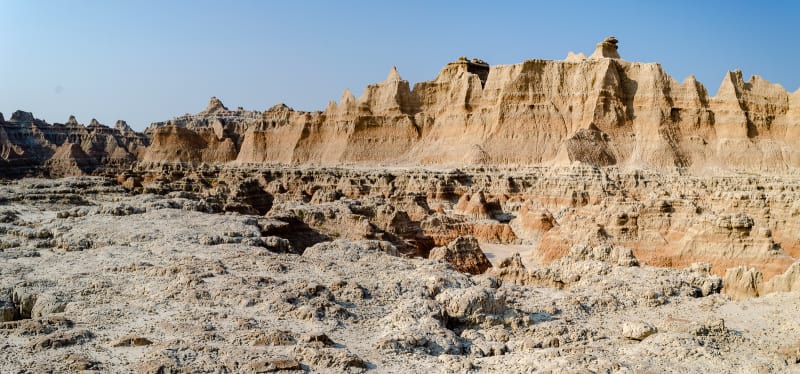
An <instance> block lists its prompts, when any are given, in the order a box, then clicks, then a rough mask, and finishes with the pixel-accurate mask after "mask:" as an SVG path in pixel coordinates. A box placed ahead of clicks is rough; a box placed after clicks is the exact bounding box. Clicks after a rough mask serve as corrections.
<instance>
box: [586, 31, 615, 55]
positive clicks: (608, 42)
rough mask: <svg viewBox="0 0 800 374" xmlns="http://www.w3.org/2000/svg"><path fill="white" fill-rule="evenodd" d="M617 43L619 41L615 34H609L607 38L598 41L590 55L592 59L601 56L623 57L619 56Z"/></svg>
mask: <svg viewBox="0 0 800 374" xmlns="http://www.w3.org/2000/svg"><path fill="white" fill-rule="evenodd" d="M617 43H619V41H618V40H617V38H615V37H613V36H609V37H607V38H605V39H604V40H603V41H602V42H600V43H597V47H596V48H595V50H594V53H592V55H591V56H589V58H590V59H600V58H621V57H619V53H618V52H617V48H618V47H617Z"/></svg>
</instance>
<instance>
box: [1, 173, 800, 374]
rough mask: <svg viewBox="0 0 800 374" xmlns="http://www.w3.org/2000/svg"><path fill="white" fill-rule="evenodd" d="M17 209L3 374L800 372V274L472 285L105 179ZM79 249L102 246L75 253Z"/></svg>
mask: <svg viewBox="0 0 800 374" xmlns="http://www.w3.org/2000/svg"><path fill="white" fill-rule="evenodd" d="M396 179H397V178H396ZM268 185H269V184H268ZM162 187H163V185H162ZM484 187H485V186H484ZM270 191H274V190H270ZM0 192H1V193H2V194H0V196H3V198H4V200H2V203H0V210H2V211H5V212H9V213H7V214H2V215H0V217H7V218H3V219H2V221H3V222H2V225H3V226H2V227H3V230H0V241H3V242H4V243H5V242H10V239H12V238H21V236H19V235H22V233H23V232H27V233H29V234H25V235H27V236H26V237H24V238H23V239H20V240H18V242H17V245H15V246H7V247H4V248H3V249H2V251H0V285H4V286H0V306H2V307H3V308H4V309H3V310H6V311H8V310H11V312H10V313H5V312H4V313H3V316H4V321H0V341H3V344H4V346H3V354H2V355H0V371H2V372H7V371H8V372H17V371H33V372H40V371H42V372H46V371H58V372H62V371H63V372H75V371H81V370H93V371H101V372H109V371H124V372H127V371H135V372H175V371H178V372H181V371H182V372H271V371H279V370H298V371H309V372H362V371H366V370H377V371H385V372H432V371H439V370H444V371H448V372H465V371H467V372H470V371H474V372H525V371H556V370H568V371H576V372H577V371H597V372H607V371H637V370H647V371H654V372H663V371H671V370H680V371H709V372H740V371H745V372H757V371H759V370H765V371H768V372H769V371H772V372H792V371H796V370H797V368H798V367H797V364H798V361H797V359H796V358H797V342H799V341H800V330H798V329H797V326H800V320H798V318H799V317H798V315H797V313H796V312H795V311H796V310H797V309H798V308H800V302H799V301H798V300H800V298H798V297H797V291H793V290H792V287H794V286H792V284H794V283H793V281H792V280H791V279H794V278H793V276H792V275H791V274H794V273H796V271H795V268H796V266H793V267H792V268H790V270H789V271H787V273H786V274H788V275H787V276H780V277H774V278H773V280H772V281H770V282H773V284H775V287H777V288H780V290H781V291H787V292H774V293H767V294H763V295H761V296H760V297H759V298H750V299H747V300H742V301H732V300H731V299H729V298H728V297H727V296H724V295H720V294H718V292H719V288H720V286H721V282H719V277H717V276H715V275H712V274H711V273H710V272H709V270H710V266H709V265H708V264H694V265H692V266H691V268H689V269H667V268H658V267H652V266H648V265H646V264H642V265H640V266H630V265H634V261H633V260H635V257H633V256H632V255H631V252H630V251H627V250H625V249H624V248H618V247H616V246H611V247H608V246H603V245H600V246H590V247H587V246H576V247H575V249H573V250H572V251H570V252H569V255H567V256H565V257H563V258H561V259H558V260H556V261H553V262H551V263H550V264H547V265H532V266H529V267H525V265H523V263H522V258H521V257H520V256H518V255H517V256H513V257H511V258H509V259H507V260H505V261H501V264H500V265H499V266H498V267H497V268H491V269H490V270H489V271H488V272H487V273H484V274H481V275H475V276H473V275H469V274H466V273H462V272H458V271H456V270H454V269H453V268H452V267H451V266H450V265H446V264H443V263H442V262H440V261H433V260H429V259H421V258H404V257H402V256H400V255H401V253H400V252H399V251H398V249H397V247H395V245H394V244H393V243H391V242H387V241H383V240H363V239H338V240H330V238H328V239H323V240H322V241H321V242H318V243H316V244H310V245H309V246H308V247H305V248H303V249H304V250H303V251H302V254H298V252H297V251H296V250H295V251H290V252H287V251H276V250H275V249H277V247H276V246H274V245H272V244H267V242H268V240H266V239H265V238H267V236H265V235H267V232H269V233H270V235H272V236H269V237H271V238H278V239H284V240H287V241H288V239H286V238H282V237H281V235H285V234H286V233H291V232H292V230H286V229H285V228H282V227H283V226H282V225H283V224H286V225H289V224H288V223H286V222H285V221H279V220H277V219H276V218H270V217H267V216H262V215H251V214H241V213H238V212H228V213H224V212H223V211H221V210H216V211H214V210H205V208H202V207H203V206H204V204H209V203H208V202H207V199H210V198H211V197H210V196H203V195H202V193H200V192H181V193H175V192H165V193H164V194H161V195H158V194H151V193H143V194H140V195H129V194H128V193H127V192H125V191H124V190H123V189H122V188H120V187H118V186H116V185H115V184H114V183H113V181H110V180H107V179H103V178H64V179H58V180H21V181H18V182H12V183H8V184H4V185H0ZM78 193H80V195H79V196H80V197H81V198H80V199H77V198H74V197H72V198H71V197H70V196H74V195H78ZM275 197H276V199H277V200H280V199H282V198H283V194H282V193H276V195H275ZM219 198H220V199H221V198H222V197H219ZM362 198H363V197H362ZM364 199H366V198H364ZM204 200H205V201H206V202H203V201H204ZM387 200H391V199H389V198H387ZM457 200H458V199H453V200H452V202H451V203H452V204H455V203H457ZM402 201H407V200H402ZM192 202H194V203H192ZM279 204H284V203H283V202H281V203H279ZM322 204H327V203H322ZM350 204H351V205H352V204H353V202H350ZM313 205H315V204H310V205H309V206H313ZM277 206H278V205H274V206H273V207H272V208H271V209H270V211H269V212H268V215H270V214H271V213H272V211H273V210H274V209H282V208H279V207H277ZM353 206H355V205H353ZM125 207H126V208H125ZM362 209H364V208H355V209H354V210H351V212H362V213H364V212H363V211H362ZM350 214H357V213H350ZM364 214H366V213H364ZM558 216H559V215H558V214H556V215H554V217H558ZM365 217H366V216H365ZM745 221H747V220H738V221H737V222H745ZM754 221H755V218H754ZM737 225H738V224H737ZM747 225H749V223H748V224H746V225H744V226H747ZM754 225H755V223H754ZM323 226H324V225H323ZM738 226H742V225H738ZM321 227H322V226H321ZM23 229H24V230H23ZM26 230H30V231H26ZM284 230H285V231H284ZM306 230H309V231H308V232H312V231H313V230H314V229H313V228H311V227H310V226H309V227H308V228H306ZM210 237H217V238H218V239H214V240H208V239H207V238H210ZM78 238H84V239H88V240H90V241H91V242H92V245H91V246H89V247H87V248H84V249H82V250H75V251H65V250H64V249H62V248H60V247H59V246H58V245H57V243H58V242H59V241H62V240H66V241H72V240H77V239H78ZM15 240H16V239H15ZM276 240H277V239H276ZM273 244H274V243H273ZM292 252H293V253H292ZM786 287H788V288H789V289H784V288H786ZM776 290H777V289H776Z"/></svg>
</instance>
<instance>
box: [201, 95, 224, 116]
mask: <svg viewBox="0 0 800 374" xmlns="http://www.w3.org/2000/svg"><path fill="white" fill-rule="evenodd" d="M227 111H228V108H227V107H226V106H225V105H224V104H222V101H220V99H217V97H216V96H211V100H209V101H208V106H206V109H205V110H203V111H202V112H200V113H199V114H205V115H208V114H217V113H220V112H227Z"/></svg>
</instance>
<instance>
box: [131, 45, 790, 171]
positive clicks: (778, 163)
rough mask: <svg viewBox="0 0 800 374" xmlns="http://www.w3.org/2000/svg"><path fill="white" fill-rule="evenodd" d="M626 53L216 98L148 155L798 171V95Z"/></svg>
mask: <svg viewBox="0 0 800 374" xmlns="http://www.w3.org/2000/svg"><path fill="white" fill-rule="evenodd" d="M618 43H619V42H618V41H617V39H616V38H614V37H608V38H606V39H605V40H603V41H602V42H601V43H599V44H598V45H597V48H596V50H595V52H594V53H593V54H592V55H591V56H589V57H588V58H587V57H586V56H585V55H583V54H573V53H571V54H570V55H569V56H568V58H567V60H566V61H546V60H528V61H525V62H523V63H520V64H514V65H497V66H489V65H488V64H487V63H485V62H484V61H482V60H479V59H471V60H470V59H467V58H466V57H461V58H459V59H458V60H457V61H455V62H452V63H449V64H447V65H446V66H445V67H444V69H442V71H440V72H439V75H438V76H437V77H436V78H435V79H434V80H432V81H427V82H421V83H417V84H415V85H414V86H413V89H412V88H411V86H410V84H409V82H408V81H405V80H403V79H402V78H401V77H400V74H399V73H398V71H397V69H396V68H394V67H393V68H392V69H391V70H390V72H389V74H388V76H387V78H386V80H384V81H383V82H380V83H377V84H372V85H369V86H367V87H366V89H365V90H364V93H363V94H362V95H361V97H359V98H356V97H355V96H354V95H353V94H352V93H351V92H350V91H349V90H345V92H344V93H343V94H342V97H341V100H340V101H339V102H338V103H336V102H331V103H330V104H329V105H328V106H327V108H326V109H325V110H324V111H323V112H300V111H295V110H293V109H291V108H289V107H287V106H285V105H282V104H281V105H277V106H274V107H272V108H270V109H269V110H267V111H265V112H250V111H243V110H237V111H229V110H228V109H226V108H225V106H224V105H223V104H222V102H221V101H219V100H218V99H216V98H212V99H211V102H210V103H209V105H208V107H207V108H206V109H205V110H203V111H202V112H200V113H198V114H196V115H186V116H182V117H177V118H175V119H172V120H170V121H166V122H158V123H154V124H153V125H152V126H151V127H150V128H148V130H147V131H146V132H147V134H148V135H149V136H151V137H152V138H153V139H154V142H153V143H154V144H153V146H152V147H151V148H150V149H148V151H147V152H146V153H145V156H144V158H143V159H144V160H145V161H148V162H229V161H235V162H236V163H240V164H248V163H274V164H316V165H342V164H345V165H346V164H351V165H366V166H370V165H372V166H375V165H399V166H409V165H437V166H460V165H465V164H468V165H517V164H525V165H531V164H533V165H569V164H573V163H582V164H589V165H594V166H610V165H616V166H621V167H626V168H632V169H638V168H653V169H665V168H666V169H674V168H688V169H690V170H705V169H707V168H729V169H735V170H746V171H765V170H772V171H780V170H786V169H789V168H797V167H798V166H800V91H798V92H795V93H793V94H790V93H788V92H786V90H784V89H783V88H782V87H781V86H779V85H777V84H772V83H769V82H767V81H765V80H763V79H761V78H759V77H757V76H754V77H753V78H751V79H750V80H749V81H744V80H743V78H742V73H741V72H740V71H734V72H729V73H727V74H726V75H725V78H724V80H723V82H722V84H721V85H720V88H719V90H718V92H717V94H716V96H709V94H708V92H707V90H706V88H705V87H704V86H703V85H702V84H700V83H699V82H697V81H696V80H695V79H694V77H689V78H687V79H686V80H685V81H683V82H682V83H679V82H677V81H675V80H674V79H672V78H671V77H670V76H669V75H667V74H666V72H664V70H663V69H662V67H661V65H659V64H657V63H640V62H628V61H624V60H622V59H621V58H620V55H619V52H618ZM171 127H180V128H183V129H185V130H186V131H184V130H176V129H174V128H171ZM196 137H199V138H201V139H202V140H203V141H202V142H200V141H195V140H192V139H198V138H196ZM157 138H163V139H165V140H168V141H167V142H166V143H165V142H161V141H156V139H157ZM181 138H186V139H184V140H180V139H181ZM167 143H168V144H171V145H167ZM175 144H197V145H198V146H200V148H201V149H202V151H200V150H198V151H188V150H185V151H184V152H183V153H181V154H180V155H179V154H178V152H177V149H172V150H164V149H160V148H162V147H175ZM186 152H188V154H186Z"/></svg>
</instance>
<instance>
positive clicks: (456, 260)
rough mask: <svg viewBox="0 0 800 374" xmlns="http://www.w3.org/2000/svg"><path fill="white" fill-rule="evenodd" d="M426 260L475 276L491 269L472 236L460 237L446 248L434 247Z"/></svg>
mask: <svg viewBox="0 0 800 374" xmlns="http://www.w3.org/2000/svg"><path fill="white" fill-rule="evenodd" d="M428 258H430V259H431V260H442V261H445V262H448V263H449V264H450V265H453V267H454V268H455V269H456V270H458V271H461V272H464V273H469V274H475V275H477V274H483V272H484V271H486V269H488V268H490V267H492V264H491V263H490V262H489V259H487V258H486V255H485V254H483V251H482V250H481V247H480V244H478V240H477V239H475V238H474V237H472V236H460V237H458V238H457V239H456V240H453V241H452V242H450V244H448V245H447V246H446V247H436V248H434V249H432V250H431V253H430V255H429V256H428Z"/></svg>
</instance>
